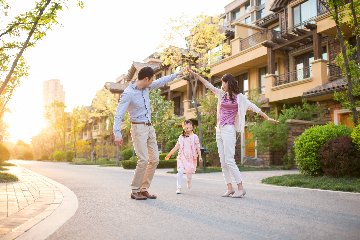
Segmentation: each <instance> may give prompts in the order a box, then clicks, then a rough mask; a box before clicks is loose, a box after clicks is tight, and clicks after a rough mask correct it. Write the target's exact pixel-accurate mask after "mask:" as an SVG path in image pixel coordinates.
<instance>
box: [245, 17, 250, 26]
mask: <svg viewBox="0 0 360 240" xmlns="http://www.w3.org/2000/svg"><path fill="white" fill-rule="evenodd" d="M244 23H246V24H251V17H250V16H249V17H247V18H245V19H244Z"/></svg>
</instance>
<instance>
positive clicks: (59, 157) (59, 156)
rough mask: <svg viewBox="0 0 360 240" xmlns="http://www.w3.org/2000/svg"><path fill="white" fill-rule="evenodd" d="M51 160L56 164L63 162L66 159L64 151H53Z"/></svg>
mask: <svg viewBox="0 0 360 240" xmlns="http://www.w3.org/2000/svg"><path fill="white" fill-rule="evenodd" d="M52 159H53V160H54V161H57V162H61V161H64V160H65V159H66V154H65V152H64V151H55V152H54V153H53V154H52Z"/></svg>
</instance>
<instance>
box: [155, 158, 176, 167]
mask: <svg viewBox="0 0 360 240" xmlns="http://www.w3.org/2000/svg"><path fill="white" fill-rule="evenodd" d="M157 168H176V160H168V161H162V160H160V162H159V165H158V166H157Z"/></svg>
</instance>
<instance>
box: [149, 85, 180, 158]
mask: <svg viewBox="0 0 360 240" xmlns="http://www.w3.org/2000/svg"><path fill="white" fill-rule="evenodd" d="M160 93H161V90H160V89H157V90H154V91H151V92H150V101H151V120H152V123H153V124H154V128H155V132H156V138H157V141H158V142H159V143H160V145H161V149H162V150H163V151H164V150H166V151H168V150H170V149H171V148H173V146H174V145H175V144H176V142H177V139H178V137H179V135H180V133H181V129H180V128H179V127H178V126H180V125H181V119H179V118H178V117H177V116H175V114H174V103H173V102H172V101H168V100H166V99H165V98H164V97H163V96H161V95H160ZM166 147H170V149H165V148H166Z"/></svg>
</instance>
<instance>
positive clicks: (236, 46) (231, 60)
mask: <svg viewBox="0 0 360 240" xmlns="http://www.w3.org/2000/svg"><path fill="white" fill-rule="evenodd" d="M239 26H240V27H239V29H238V30H237V31H240V30H242V29H248V28H249V27H248V26H244V25H242V24H241V23H239ZM254 29H255V30H254ZM251 30H252V31H256V32H255V33H254V34H252V35H250V36H248V37H245V38H241V37H238V38H236V39H234V40H233V41H232V42H231V56H229V57H227V58H225V59H222V60H221V61H219V62H216V63H214V64H212V66H211V74H212V75H220V74H224V73H225V72H228V73H234V72H238V71H241V70H245V69H247V67H246V66H245V64H246V65H252V64H259V63H262V62H264V63H265V62H266V55H267V48H266V47H264V46H263V45H262V43H264V42H266V41H267V40H271V39H274V38H276V37H280V35H279V34H280V33H278V32H276V31H272V30H267V29H261V28H258V27H255V28H252V29H251ZM241 32H243V31H241Z"/></svg>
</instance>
